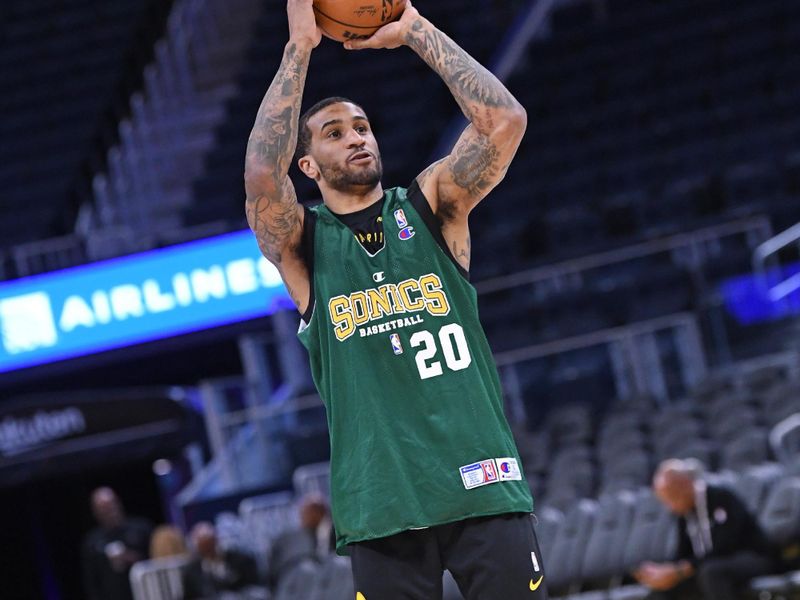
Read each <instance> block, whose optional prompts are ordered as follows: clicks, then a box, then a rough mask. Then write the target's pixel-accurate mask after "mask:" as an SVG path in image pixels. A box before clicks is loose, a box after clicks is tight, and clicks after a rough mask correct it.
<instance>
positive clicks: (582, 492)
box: [547, 462, 595, 498]
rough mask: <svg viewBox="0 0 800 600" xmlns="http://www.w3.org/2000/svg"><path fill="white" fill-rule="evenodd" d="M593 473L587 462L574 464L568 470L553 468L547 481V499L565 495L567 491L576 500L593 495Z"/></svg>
mask: <svg viewBox="0 0 800 600" xmlns="http://www.w3.org/2000/svg"><path fill="white" fill-rule="evenodd" d="M594 481H595V472H594V467H593V466H592V464H591V463H588V462H576V463H575V464H572V465H570V466H569V467H568V468H560V469H556V468H553V469H552V470H551V471H550V478H549V479H548V481H547V497H548V498H551V497H554V496H562V495H565V494H564V492H565V491H568V492H569V494H573V495H575V496H576V497H578V498H588V497H591V496H593V495H594Z"/></svg>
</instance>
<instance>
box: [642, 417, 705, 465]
mask: <svg viewBox="0 0 800 600" xmlns="http://www.w3.org/2000/svg"><path fill="white" fill-rule="evenodd" d="M702 436H703V428H702V426H701V424H700V422H699V421H697V420H696V419H693V418H683V419H681V420H679V421H675V422H669V421H667V422H665V423H664V424H663V425H662V426H661V427H660V428H659V429H656V430H655V431H654V432H653V449H654V450H655V452H656V455H657V456H659V457H671V456H675V454H676V453H677V452H678V451H680V449H681V448H682V447H683V446H685V445H686V440H687V439H699V438H701V437H702Z"/></svg>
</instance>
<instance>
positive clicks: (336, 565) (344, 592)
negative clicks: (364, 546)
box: [298, 555, 356, 600]
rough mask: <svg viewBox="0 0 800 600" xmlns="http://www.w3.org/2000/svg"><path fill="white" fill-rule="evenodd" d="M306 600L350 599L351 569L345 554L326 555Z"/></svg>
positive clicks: (352, 591)
mask: <svg viewBox="0 0 800 600" xmlns="http://www.w3.org/2000/svg"><path fill="white" fill-rule="evenodd" d="M309 587H310V592H308V593H307V595H304V596H298V598H300V597H302V598H307V599H308V600H352V599H353V598H354V597H355V595H356V591H355V586H354V583H353V569H352V567H351V566H350V559H349V558H348V557H346V556H336V555H331V556H328V557H327V558H326V559H325V560H324V561H323V562H322V564H321V565H320V566H319V567H318V569H317V573H316V575H315V578H314V582H313V585H312V586H309Z"/></svg>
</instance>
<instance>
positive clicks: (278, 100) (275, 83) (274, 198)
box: [245, 44, 311, 263]
mask: <svg viewBox="0 0 800 600" xmlns="http://www.w3.org/2000/svg"><path fill="white" fill-rule="evenodd" d="M310 57H311V51H310V50H309V49H298V48H297V46H296V45H295V44H289V45H288V46H287V47H286V50H285V51H284V54H283V60H282V62H281V65H280V67H279V68H278V72H277V73H276V74H275V77H274V78H273V80H272V84H271V85H270V86H269V89H268V90H267V93H266V95H265V96H264V99H263V100H262V102H261V106H260V107H259V109H258V114H257V115H256V120H255V124H254V125H253V130H252V131H251V133H250V138H249V140H248V143H247V154H246V157H245V179H246V180H248V181H249V182H250V183H251V185H250V186H249V189H248V194H247V202H246V206H245V210H246V213H247V222H248V223H249V224H250V228H251V229H252V230H253V232H254V233H255V235H256V239H257V240H258V244H259V246H260V247H261V250H262V252H263V253H264V255H265V256H266V257H267V258H268V259H269V260H271V261H272V262H275V263H279V262H280V261H281V251H282V249H284V248H285V247H286V244H287V242H288V241H289V240H290V239H291V237H292V236H293V235H294V234H296V232H297V230H298V228H299V227H300V217H299V214H298V212H299V211H298V207H297V195H296V194H295V191H294V187H293V186H292V184H291V182H290V181H289V178H288V176H287V174H288V172H289V165H290V164H291V160H292V155H293V154H294V151H295V146H296V144H297V126H298V119H299V114H300V103H301V101H302V96H303V87H304V86H305V80H306V73H307V71H308V63H309V59H310Z"/></svg>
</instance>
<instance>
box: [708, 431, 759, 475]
mask: <svg viewBox="0 0 800 600" xmlns="http://www.w3.org/2000/svg"><path fill="white" fill-rule="evenodd" d="M768 458H769V451H768V448H767V434H766V432H765V431H764V430H762V429H755V430H750V431H744V432H743V433H740V434H739V435H738V436H737V437H736V438H735V439H733V440H731V441H730V442H728V443H727V444H725V445H724V446H723V447H722V450H721V453H720V465H721V466H722V467H723V468H726V469H733V470H742V469H744V468H746V467H750V466H754V465H758V464H761V463H764V462H766V461H767V460H768Z"/></svg>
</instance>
